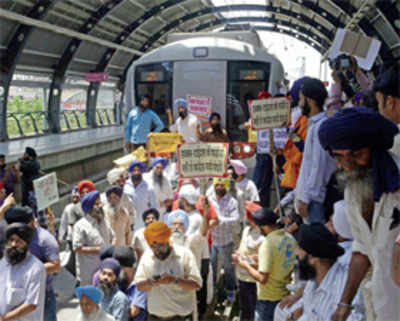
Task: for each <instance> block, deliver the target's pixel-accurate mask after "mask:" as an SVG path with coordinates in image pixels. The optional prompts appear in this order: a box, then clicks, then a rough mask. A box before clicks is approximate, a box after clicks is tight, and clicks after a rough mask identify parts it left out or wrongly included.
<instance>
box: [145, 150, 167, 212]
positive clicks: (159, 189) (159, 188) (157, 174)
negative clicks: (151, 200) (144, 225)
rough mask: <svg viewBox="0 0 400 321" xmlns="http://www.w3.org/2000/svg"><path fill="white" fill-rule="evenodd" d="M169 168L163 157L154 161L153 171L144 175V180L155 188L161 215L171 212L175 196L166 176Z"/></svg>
mask: <svg viewBox="0 0 400 321" xmlns="http://www.w3.org/2000/svg"><path fill="white" fill-rule="evenodd" d="M166 167H167V160H166V159H165V158H162V157H156V158H154V159H153V164H152V170H151V171H150V172H149V173H146V174H145V175H143V178H144V180H145V181H146V182H147V183H148V184H149V186H151V188H153V190H154V193H155V195H156V199H157V203H158V206H159V210H160V213H161V214H164V213H165V212H170V208H171V207H172V199H173V196H174V193H173V190H172V185H171V182H170V180H169V179H168V177H167V176H166V175H165V174H164V169H165V168H166Z"/></svg>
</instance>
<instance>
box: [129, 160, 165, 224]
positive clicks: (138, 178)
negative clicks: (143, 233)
mask: <svg viewBox="0 0 400 321" xmlns="http://www.w3.org/2000/svg"><path fill="white" fill-rule="evenodd" d="M145 170H146V168H145V165H144V164H143V163H142V162H139V161H137V160H136V161H133V162H132V163H131V164H130V166H129V170H128V172H129V175H130V179H129V180H127V181H126V183H125V185H124V194H126V195H127V196H128V197H129V199H130V200H131V202H132V203H133V204H134V206H135V211H136V217H135V221H134V225H133V229H134V231H137V230H138V229H140V228H142V227H143V226H144V222H143V220H142V214H143V213H144V212H145V211H146V210H148V209H150V208H156V209H159V204H158V203H157V197H156V194H155V192H154V188H153V187H152V186H150V184H149V183H148V182H146V180H144V179H143V176H144V175H143V173H144V171H145Z"/></svg>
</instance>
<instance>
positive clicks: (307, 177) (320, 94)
mask: <svg viewBox="0 0 400 321" xmlns="http://www.w3.org/2000/svg"><path fill="white" fill-rule="evenodd" d="M326 97H328V92H327V91H326V89H325V86H324V84H323V83H322V82H321V81H320V80H319V79H314V78H309V79H307V80H306V81H304V83H303V85H302V87H301V90H300V107H301V109H302V113H303V115H305V116H306V117H307V118H308V125H307V136H306V141H305V144H304V152H303V160H302V162H301V167H300V173H299V177H298V179H297V185H296V192H295V195H296V209H297V212H298V214H299V215H300V216H301V217H302V218H303V219H304V220H305V222H306V223H324V221H325V218H324V201H325V198H326V196H327V190H328V183H329V181H330V179H331V177H332V174H333V173H334V172H335V171H336V164H335V160H334V159H333V158H332V157H331V156H330V155H329V153H328V152H327V151H326V150H324V149H323V148H322V146H321V143H320V141H319V138H318V130H319V128H320V126H321V124H322V123H323V122H324V121H325V120H326V119H327V115H326V112H324V103H325V100H326Z"/></svg>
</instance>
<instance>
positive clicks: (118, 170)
mask: <svg viewBox="0 0 400 321" xmlns="http://www.w3.org/2000/svg"><path fill="white" fill-rule="evenodd" d="M126 174H128V172H127V170H126V169H125V168H123V167H115V168H113V169H111V170H110V171H109V172H108V173H107V182H108V184H110V186H115V185H117V186H119V187H121V188H122V189H124V185H125V183H126V179H125V175H126ZM100 198H101V202H102V203H103V204H104V205H106V204H107V203H108V200H107V195H106V193H102V194H101V195H100ZM121 206H122V207H125V209H126V210H127V211H128V214H129V218H130V220H131V226H133V224H134V223H135V217H136V211H135V206H134V204H133V203H132V201H131V199H130V198H129V196H128V195H127V194H125V193H123V194H122V196H121Z"/></svg>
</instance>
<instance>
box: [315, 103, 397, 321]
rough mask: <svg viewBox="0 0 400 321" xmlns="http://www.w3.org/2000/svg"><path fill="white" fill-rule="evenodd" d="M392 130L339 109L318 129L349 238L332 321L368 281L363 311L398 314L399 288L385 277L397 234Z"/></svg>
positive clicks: (385, 317) (363, 114) (365, 114)
mask: <svg viewBox="0 0 400 321" xmlns="http://www.w3.org/2000/svg"><path fill="white" fill-rule="evenodd" d="M398 132H399V129H398V128H397V126H396V125H395V124H394V123H392V122H391V121H390V120H388V119H386V118H385V117H383V116H382V115H380V114H379V113H376V112H374V111H372V110H371V109H368V108H365V107H352V108H345V109H342V110H340V111H339V112H338V113H337V114H335V115H334V116H333V117H331V118H329V119H327V120H326V121H325V122H324V123H323V124H322V125H321V127H320V129H319V133H318V134H319V140H320V142H321V145H322V146H323V148H325V149H326V150H329V151H330V153H331V155H332V156H333V157H334V158H335V159H336V162H337V165H338V168H339V175H338V179H339V181H340V180H342V181H343V182H344V184H345V200H346V205H347V206H348V211H347V215H348V221H349V224H350V227H351V230H352V233H353V236H354V242H353V254H352V259H351V263H350V267H349V275H348V278H347V284H346V286H345V288H344V291H343V293H342V299H341V304H340V305H339V306H338V308H337V310H336V312H335V314H334V316H333V319H332V320H345V319H346V317H347V316H348V315H349V314H350V311H351V310H350V309H351V302H352V300H353V297H354V294H355V293H356V291H357V289H358V288H359V286H360V284H361V281H363V279H365V282H366V283H370V286H369V287H368V289H367V288H366V289H364V291H368V292H370V293H369V295H366V296H365V304H366V306H367V312H368V311H370V309H369V308H368V307H370V308H372V309H373V314H375V315H376V320H378V321H390V320H394V319H396V318H397V317H395V316H396V315H397V316H398V315H400V304H399V297H400V288H399V287H397V286H396V285H395V283H394V281H393V280H392V277H391V264H392V256H391V250H392V249H393V245H394V244H395V240H396V237H397V236H398V235H399V233H400V190H399V187H400V174H399V168H400V158H398V157H397V156H396V155H394V154H391V153H389V152H388V150H389V149H390V148H391V147H392V145H393V139H394V137H395V135H397V134H398ZM371 266H372V276H371V279H369V277H370V276H369V275H368V276H367V272H368V271H369V270H370V267H371ZM364 284H365V283H364ZM369 314H370V315H371V313H369ZM367 319H370V317H368V318H367Z"/></svg>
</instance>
